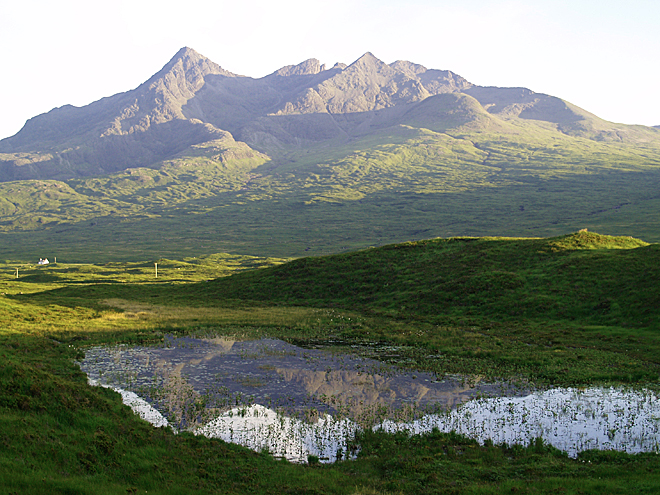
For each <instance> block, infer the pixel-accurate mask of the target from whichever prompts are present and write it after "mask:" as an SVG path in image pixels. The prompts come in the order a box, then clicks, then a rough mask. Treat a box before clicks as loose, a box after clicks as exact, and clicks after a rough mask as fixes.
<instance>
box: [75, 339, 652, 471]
mask: <svg viewBox="0 0 660 495" xmlns="http://www.w3.org/2000/svg"><path fill="white" fill-rule="evenodd" d="M80 365H81V369H82V370H83V371H85V372H86V373H87V374H88V376H89V378H90V382H92V383H94V384H103V385H106V386H111V387H113V388H115V389H116V390H118V391H119V392H120V393H122V396H123V399H124V402H125V403H127V404H129V405H131V407H133V409H134V410H136V412H138V413H139V414H141V415H142V416H143V417H144V418H145V419H147V420H149V421H151V422H152V423H154V424H158V425H163V424H167V423H168V422H169V424H171V425H173V426H175V427H176V428H177V429H181V428H190V429H193V430H194V431H195V432H196V433H198V434H204V435H206V436H210V437H217V438H222V439H223V440H226V441H231V442H235V443H240V444H242V445H245V446H247V447H250V448H253V449H255V450H266V449H267V450H268V451H269V452H271V453H273V454H274V455H276V456H282V457H286V458H288V459H289V460H293V461H305V460H306V459H307V456H308V455H315V456H317V457H320V458H321V460H325V461H334V460H335V459H336V458H342V457H347V456H351V445H352V442H351V439H352V438H353V436H354V435H355V432H356V431H357V430H358V429H360V428H361V427H375V428H383V429H385V430H388V431H397V430H405V431H409V432H411V433H423V432H426V431H431V430H432V429H433V428H438V429H439V430H441V431H447V432H448V431H452V430H454V431H456V432H458V433H462V434H465V435H467V436H470V437H472V438H476V439H477V440H479V441H481V442H483V441H484V440H486V439H489V438H490V439H492V440H493V441H494V442H495V443H502V442H506V443H509V444H513V443H522V444H527V443H529V441H530V440H532V439H534V438H537V437H542V438H543V439H544V440H545V441H546V442H548V443H550V444H552V445H554V446H556V447H558V448H560V449H562V450H565V451H567V452H568V453H569V455H573V456H574V455H576V454H577V453H578V452H580V451H582V450H586V449H592V448H598V449H617V450H625V451H628V452H640V451H656V452H657V451H658V450H659V447H658V444H659V442H660V405H658V401H657V397H656V396H655V395H653V394H651V393H635V392H629V393H625V392H623V391H620V390H614V389H596V388H592V389H587V390H582V391H580V390H573V389H554V390H550V391H545V392H535V393H533V394H529V395H525V396H522V395H523V394H521V393H518V394H517V395H518V396H517V397H496V396H498V395H506V394H507V392H509V394H511V393H512V392H513V391H512V390H508V391H507V390H504V387H503V386H501V385H497V384H488V383H482V382H481V381H480V380H478V379H476V378H473V379H472V380H468V379H457V378H442V379H438V377H436V376H435V375H432V374H429V373H423V372H402V371H401V370H397V369H395V368H393V367H392V366H389V365H387V364H384V363H382V362H379V361H376V360H372V359H365V358H360V357H358V356H355V355H347V354H335V353H332V352H331V351H330V348H325V349H303V348H300V347H296V346H294V345H291V344H288V343H286V342H282V341H279V340H274V339H262V340H255V341H236V340H232V339H228V338H223V337H216V338H205V339H193V338H176V339H175V338H172V337H168V338H167V339H166V343H165V345H164V346H150V347H145V346H137V347H136V346H131V347H129V346H112V347H95V348H91V349H88V350H87V351H86V357H85V359H84V360H83V361H82V362H81V363H80ZM467 401H469V402H468V403H467V404H464V405H463V406H461V407H458V406H460V405H461V404H463V403H465V402H467ZM457 407H458V409H456V408H457ZM450 410H451V411H450ZM163 416H164V417H163ZM353 454H354V452H353Z"/></svg>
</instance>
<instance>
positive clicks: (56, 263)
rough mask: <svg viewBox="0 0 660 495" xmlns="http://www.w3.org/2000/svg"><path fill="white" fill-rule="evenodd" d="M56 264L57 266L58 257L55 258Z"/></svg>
mask: <svg viewBox="0 0 660 495" xmlns="http://www.w3.org/2000/svg"><path fill="white" fill-rule="evenodd" d="M55 264H56V265H57V256H55Z"/></svg>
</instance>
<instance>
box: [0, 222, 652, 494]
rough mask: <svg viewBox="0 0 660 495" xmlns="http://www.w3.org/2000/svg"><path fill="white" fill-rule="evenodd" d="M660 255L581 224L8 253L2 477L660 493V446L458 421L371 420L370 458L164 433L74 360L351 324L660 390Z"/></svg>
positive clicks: (303, 487)
mask: <svg viewBox="0 0 660 495" xmlns="http://www.w3.org/2000/svg"><path fill="white" fill-rule="evenodd" d="M659 256H660V250H658V245H656V244H648V243H646V242H643V241H640V240H638V239H634V238H629V237H609V236H602V235H598V234H594V233H590V232H577V233H575V234H570V235H564V236H560V237H555V238H528V239H524V238H465V237H463V238H451V239H432V240H420V241H416V242H408V243H404V244H395V245H388V246H384V247H382V248H373V249H367V250H363V251H357V252H351V253H346V254H342V255H334V256H326V257H317V258H301V259H296V260H291V261H288V262H285V261H287V260H285V259H281V258H257V257H247V256H237V255H221V254H217V255H213V256H200V257H197V258H193V257H190V258H185V259H181V260H179V261H176V260H171V259H161V258H159V259H151V260H148V261H143V262H119V261H107V262H104V263H99V264H68V263H61V262H59V259H58V263H57V264H54V263H53V264H51V265H48V266H37V265H35V264H34V263H28V262H27V261H23V262H20V261H10V260H8V261H7V262H5V263H2V264H0V322H1V324H0V325H1V326H0V353H1V355H2V360H1V361H0V363H1V365H0V486H2V487H3V490H4V492H6V493H30V494H32V493H81V494H82V493H145V492H147V493H182V494H183V493H309V494H311V493H319V494H320V493H337V494H340V493H342V494H343V493H346V494H389V493H480V494H481V493H484V494H485V493H657V492H658V491H660V471H659V468H660V456H658V455H657V454H655V453H652V454H638V455H627V454H622V453H616V452H597V451H589V452H584V453H582V454H580V456H579V457H578V458H577V459H570V458H568V457H567V456H566V455H565V454H563V453H561V452H559V451H557V450H556V449H554V448H552V447H548V446H547V445H544V444H543V443H542V442H538V441H537V442H532V443H531V444H530V445H529V446H517V447H506V446H497V445H491V444H486V445H483V446H481V445H478V444H477V443H475V442H474V441H472V440H468V439H465V438H463V437H460V436H458V435H454V434H440V433H433V434H429V435H425V436H420V437H407V436H405V435H385V434H364V435H362V436H361V437H359V438H358V439H356V441H357V442H358V443H359V445H360V446H361V452H360V455H359V456H358V458H357V459H356V460H354V461H342V462H338V463H336V464H332V465H322V464H314V463H312V464H308V465H296V464H291V463H288V462H286V461H278V460H275V459H273V458H272V457H270V456H269V455H268V454H265V453H254V452H251V451H248V450H246V449H244V448H241V447H238V446H235V445H229V444H226V443H224V442H221V441H218V440H210V439H205V438H198V437H194V436H192V435H190V434H185V433H184V434H179V435H174V434H173V433H172V431H171V430H169V429H162V428H161V429H156V428H153V427H151V426H150V425H149V424H147V423H145V422H143V421H142V420H140V419H139V418H138V417H137V416H135V415H134V414H133V413H132V412H131V411H130V409H129V408H127V407H125V406H123V405H122V404H121V400H120V397H119V395H118V394H116V393H114V392H111V391H109V390H107V389H103V388H95V387H90V386H88V385H87V382H86V377H85V376H84V375H83V374H82V373H81V372H80V371H79V369H78V368H77V367H76V365H75V364H74V360H75V359H76V358H80V357H81V356H82V355H83V354H84V352H85V347H87V346H90V345H96V344H102V343H120V342H121V343H148V342H159V341H161V339H162V338H163V335H164V334H166V333H176V334H195V333H199V332H215V333H218V334H221V335H235V336H239V337H244V338H251V337H262V336H270V337H276V338H283V339H286V340H288V341H291V342H298V343H305V342H308V343H309V342H318V341H324V340H328V339H330V338H332V339H333V340H336V341H341V342H344V343H354V344H359V343H364V342H374V341H379V342H382V343H389V344H393V345H396V347H397V349H399V351H398V355H397V356H396V357H394V358H393V359H394V361H395V363H396V364H399V365H402V366H409V367H413V368H415V369H427V370H432V371H435V372H437V373H469V374H479V375H484V376H490V377H501V378H508V379H513V380H521V381H523V382H524V383H535V384H537V385H539V386H542V387H545V386H553V385H572V386H587V385H598V384H600V385H619V386H621V385H623V386H630V387H634V388H650V389H652V390H657V389H658V385H659V384H660V382H659V380H660V361H659V360H658V356H659V355H660V353H659V350H660V338H659V336H658V331H659V328H658V321H659V320H658V312H659V311H660V309H659V308H660V304H659V301H658V297H659V296H658V294H660V290H659V289H660V288H659V287H658V284H659V282H658V281H659V280H660V277H659V276H658V275H660V274H659V273H658V270H659V269H660V268H658V267H660V264H659V263H658V261H659V259H658V257H659ZM18 259H20V258H18V257H17V260H18ZM51 261H53V259H51ZM155 263H158V277H156V273H155V268H156V267H155V265H154V264H155ZM16 268H18V269H19V274H18V275H19V276H18V278H16ZM390 359H392V357H391V356H390Z"/></svg>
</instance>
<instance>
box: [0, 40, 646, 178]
mask: <svg viewBox="0 0 660 495" xmlns="http://www.w3.org/2000/svg"><path fill="white" fill-rule="evenodd" d="M468 97H470V98H468ZM475 100H476V101H475ZM490 116H497V117H499V118H500V119H511V118H519V119H526V120H534V121H539V122H547V123H551V124H554V125H555V128H556V130H557V131H559V132H563V133H565V134H569V135H575V136H584V137H588V138H591V139H599V140H623V141H630V142H635V141H640V140H642V141H643V140H648V139H656V140H657V139H658V137H657V133H653V134H651V131H647V130H645V129H641V128H632V127H630V126H616V125H613V124H610V123H607V122H605V121H602V120H600V119H598V118H597V117H595V116H593V115H591V114H589V113H587V112H585V111H583V110H581V109H579V108H577V107H575V106H573V105H571V104H569V103H567V102H564V101H563V100H560V99H559V98H555V97H551V96H547V95H543V94H538V93H534V92H533V91H530V90H528V89H524V88H495V87H480V86H475V85H473V84H471V83H469V82H468V81H467V80H465V79H464V78H462V77H460V76H458V75H456V74H454V73H452V72H450V71H440V70H428V69H426V68H425V67H423V66H421V65H417V64H413V63H411V62H406V61H397V62H394V63H392V64H389V65H388V64H386V63H384V62H382V61H381V60H379V59H378V58H376V57H375V56H374V55H372V54H371V53H366V54H365V55H363V56H362V57H360V58H359V59H358V60H356V61H355V62H353V63H352V64H350V65H348V66H345V65H341V64H338V65H335V66H334V67H333V68H331V69H326V68H325V67H324V66H322V65H321V64H320V63H319V61H318V60H316V59H310V60H306V61H304V62H302V63H300V64H298V65H295V66H287V67H283V68H282V69H280V70H278V71H276V72H274V73H273V74H271V75H269V76H266V77H264V78H261V79H253V78H249V77H241V76H237V75H236V74H233V73H231V72H229V71H227V70H225V69H223V68H221V67H220V66H219V65H217V64H216V63H214V62H212V61H210V60H209V59H207V58H205V57H203V56H202V55H200V54H199V53H197V52H195V51H194V50H192V49H190V48H183V49H181V50H180V51H179V52H178V53H177V54H176V55H175V56H174V57H173V58H172V60H170V61H169V62H168V63H167V64H166V65H165V66H164V67H163V69H162V70H161V71H159V72H158V73H157V74H155V75H154V76H153V77H152V78H150V79H149V80H148V81H146V82H145V83H143V84H141V85H140V86H139V87H137V88H136V89H134V90H131V91H128V92H126V93H121V94H117V95H115V96H112V97H109V98H103V99H101V100H99V101H96V102H94V103H92V104H90V105H87V106H84V107H81V108H77V107H73V106H71V105H67V106H63V107H60V108H56V109H53V110H51V111H50V112H48V113H46V114H42V115H39V116H37V117H34V118H32V119H30V120H28V122H27V123H26V124H25V126H24V127H23V129H21V131H20V132H18V133H17V134H16V135H15V136H12V137H10V138H7V139H4V140H2V141H0V153H3V155H2V156H1V157H0V158H1V159H2V161H0V180H4V181H7V180H17V179H48V178H56V179H68V178H72V177H81V176H95V175H102V174H107V173H112V172H117V171H120V170H124V169H126V168H134V167H155V168H158V167H159V166H160V165H159V164H160V163H161V162H162V161H163V160H167V159H169V158H172V157H174V156H176V155H177V154H179V153H182V152H183V153H185V151H186V150H188V149H190V147H191V146H194V145H198V144H200V143H204V142H209V141H214V140H230V141H232V140H234V139H236V140H238V141H242V142H244V143H246V144H247V145H248V146H250V147H252V148H253V149H254V150H257V151H260V152H263V153H266V154H269V153H277V152H278V151H282V150H283V149H286V148H287V147H291V146H294V147H300V146H305V145H307V144H315V143H319V142H324V141H336V140H339V141H341V142H348V141H350V140H351V139H353V138H355V137H359V136H364V135H368V134H370V133H372V132H375V131H377V130H379V129H382V128H384V127H391V126H395V125H398V124H408V123H410V122H414V123H420V122H423V123H425V124H427V125H428V126H429V127H431V128H433V129H443V130H444V129H446V128H455V127H459V126H461V125H468V124H478V126H479V127H481V128H487V129H488V128H498V129H499V128H502V127H503V126H502V122H501V121H499V120H497V121H495V120H494V119H491V118H490ZM504 127H505V126H504ZM230 134H231V135H230ZM651 136H652V137H651ZM245 153H246V154H248V155H250V153H251V152H250V150H249V149H247V148H245ZM253 156H254V155H253Z"/></svg>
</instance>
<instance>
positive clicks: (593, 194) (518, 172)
mask: <svg viewBox="0 0 660 495" xmlns="http://www.w3.org/2000/svg"><path fill="white" fill-rule="evenodd" d="M503 125H504V123H503ZM504 129H505V131H506V132H504V131H503V132H501V133H493V132H476V131H468V130H463V131H459V130H454V131H446V132H436V131H432V130H430V129H426V128H414V127H410V126H397V127H393V128H388V129H385V130H381V131H380V132H379V133H377V134H372V135H370V136H368V137H363V138H361V139H359V140H357V141H354V142H352V143H351V144H350V145H347V144H345V143H344V144H341V143H336V144H337V146H332V147H328V148H326V147H322V146H318V147H317V148H313V149H312V148H307V149H304V150H297V151H296V150H295V149H291V150H286V151H282V152H281V153H280V154H279V155H273V156H272V157H271V158H270V159H266V158H265V157H263V156H261V155H254V154H252V155H250V154H249V153H248V152H247V151H245V150H242V149H237V150H234V148H232V146H234V145H235V146H238V145H236V144H235V143H234V144H232V143H229V144H227V143H225V142H222V143H216V144H214V145H212V146H211V145H208V146H207V145H200V146H198V147H195V148H194V151H195V156H192V155H190V153H188V154H186V155H182V156H180V157H177V158H175V159H172V160H169V161H167V162H165V163H164V164H163V166H162V167H161V168H160V169H159V170H153V169H144V168H143V169H131V170H128V171H125V172H122V173H119V174H115V175H112V176H108V177H103V178H89V179H72V180H68V181H22V182H9V183H3V184H0V198H2V199H0V230H1V231H2V235H0V248H1V249H2V251H3V252H4V253H6V254H5V255H4V256H5V257H6V258H17V257H19V256H21V255H22V256H24V257H25V258H26V259H38V258H39V257H43V256H51V257H52V256H58V257H59V258H60V259H61V260H67V261H69V262H107V261H111V260H114V261H122V260H124V261H128V260H133V261H138V260H140V259H149V258H158V257H167V258H177V257H182V256H195V255H202V254H211V253H215V252H220V251H229V252H242V253H246V254H253V255H260V256H270V255H274V256H280V257H290V256H303V255H320V254H329V253H335V252H342V251H351V250H355V249H360V248H365V247H368V246H379V245H384V244H390V243H394V242H403V241H407V240H417V239H424V238H429V237H452V236H482V235H509V236H550V235H559V234H561V233H563V232H566V231H576V230H579V229H581V228H589V229H590V230H597V231H600V232H603V233H607V234H611V235H632V236H634V237H640V238H644V239H647V240H649V241H653V242H655V241H658V240H660V238H658V232H660V228H659V227H660V225H658V222H659V221H660V220H658V218H660V217H658V216H657V215H656V214H655V212H656V211H657V208H658V205H659V204H660V197H659V196H658V193H657V190H658V184H659V183H660V168H659V167H660V154H659V153H658V151H657V150H655V149H654V148H652V147H650V145H648V146H649V147H644V146H645V145H642V144H639V145H635V146H632V145H626V144H621V143H619V144H616V145H614V144H613V143H611V142H596V141H593V140H587V139H582V138H575V137H568V136H565V135H562V134H559V133H557V132H555V131H553V132H550V131H544V130H543V129H542V128H539V127H538V126H537V125H531V124H525V123H524V122H521V121H515V122H514V121H512V122H509V123H506V126H505V128H504ZM230 144H231V146H230ZM242 153H243V154H242ZM245 153H248V154H245ZM189 155H190V156H189ZM219 156H220V158H218V157H219Z"/></svg>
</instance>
